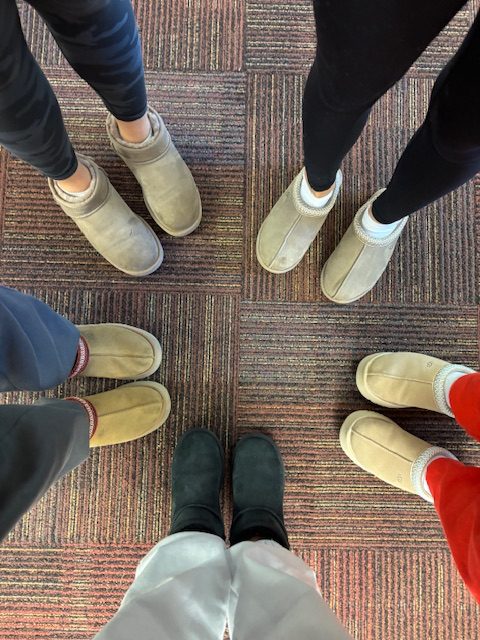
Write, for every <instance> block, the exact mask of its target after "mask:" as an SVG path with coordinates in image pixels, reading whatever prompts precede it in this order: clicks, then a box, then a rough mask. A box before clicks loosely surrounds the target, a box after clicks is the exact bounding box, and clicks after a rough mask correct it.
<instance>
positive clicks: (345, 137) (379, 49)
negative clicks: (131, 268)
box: [257, 0, 465, 273]
mask: <svg viewBox="0 0 480 640" xmlns="http://www.w3.org/2000/svg"><path fill="white" fill-rule="evenodd" d="M464 3H465V0H448V1H447V2H442V3H438V2H436V1H435V0H428V1H427V2H423V3H421V5H419V4H418V3H417V2H414V0H410V1H409V2H401V3H399V2H396V1H395V0H389V1H387V2H385V1H382V0H368V2H362V3H359V2H346V3H345V2H343V3H338V2H330V1H327V0H314V11H315V21H316V29H317V53H316V57H315V61H314V64H313V66H312V69H311V71H310V74H309V77H308V80H307V83H306V87H305V94H304V100H303V147H304V155H305V171H302V172H301V173H300V174H299V175H298V176H297V177H296V178H295V180H294V181H293V182H292V184H291V185H290V186H289V188H288V189H287V191H286V192H285V193H284V195H283V196H282V197H281V198H280V200H279V201H278V202H277V203H276V205H275V206H274V207H273V209H272V211H271V212H270V214H269V215H268V217H267V218H266V219H265V221H264V222H263V224H262V227H261V229H260V232H259V236H258V242H257V257H258V260H259V262H260V264H261V265H262V266H263V267H264V268H265V269H267V270H268V271H271V272H273V273H283V272H286V271H289V270H291V269H293V268H294V267H295V266H296V265H297V264H298V263H299V262H300V261H301V259H302V258H303V256H304V255H305V253H306V251H307V250H308V248H309V246H310V245H311V243H312V242H313V240H314V239H315V237H316V235H317V234H318V232H319V230H320V229H321V227H322V225H323V223H324V221H325V219H326V217H327V214H328V213H329V212H330V210H331V209H332V208H333V206H334V204H335V200H336V197H337V195H338V189H339V186H340V182H341V174H340V173H339V167H340V164H341V162H342V160H343V158H344V156H345V154H346V153H347V152H348V151H349V150H350V148H351V147H352V145H353V144H354V143H355V141H356V140H357V138H358V136H359V135H360V133H361V131H362V129H363V127H364V125H365V123H366V121H367V119H368V115H369V113H370V109H371V107H372V105H373V104H374V103H375V102H376V100H378V98H380V96H382V95H383V94H384V93H385V92H386V91H387V90H388V89H389V88H390V87H391V86H392V85H393V84H394V83H395V82H396V81H397V80H399V79H400V78H401V77H402V76H403V74H404V73H405V72H406V71H407V69H408V68H409V67H410V66H411V64H412V63H413V62H414V60H415V59H416V58H417V57H418V56H419V55H420V54H421V53H422V51H423V50H424V49H425V48H426V47H427V45H428V44H429V43H430V42H431V40H432V39H433V38H434V37H435V36H436V35H437V34H438V33H439V32H440V31H441V30H442V29H443V27H444V26H445V25H446V24H447V23H448V22H449V20H450V19H451V18H452V17H453V15H454V14H455V13H456V12H457V11H458V10H459V9H460V8H461V6H462V5H463V4H464Z"/></svg>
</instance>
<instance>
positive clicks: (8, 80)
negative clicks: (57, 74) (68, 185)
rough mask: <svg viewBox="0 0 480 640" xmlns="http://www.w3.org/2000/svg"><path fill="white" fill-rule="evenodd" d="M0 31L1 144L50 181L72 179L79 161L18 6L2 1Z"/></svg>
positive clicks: (5, 0) (10, 1) (8, 1)
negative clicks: (27, 41)
mask: <svg viewBox="0 0 480 640" xmlns="http://www.w3.org/2000/svg"><path fill="white" fill-rule="evenodd" d="M0 25H1V38H0V144H1V145H2V146H4V147H5V148H6V149H8V150H9V151H10V152H11V153H12V154H13V155H15V156H17V157H18V158H21V159H22V160H24V161H25V162H27V163H28V164H30V165H32V166H33V167H35V168H36V169H38V170H39V171H41V172H42V173H43V174H44V175H46V176H48V177H50V178H54V179H57V180H61V179H64V178H68V177H69V176H71V175H72V174H73V173H74V172H75V170H76V168H77V159H76V156H75V153H74V151H73V147H72V145H71V143H70V140H69V138H68V135H67V132H66V131H65V127H64V124H63V119H62V114H61V112H60V107H59V105H58V102H57V99H56V97H55V94H54V93H53V91H52V88H51V86H50V85H49V83H48V80H47V79H46V77H45V75H44V74H43V72H42V70H41V69H40V67H39V66H38V64H37V62H36V60H35V59H34V57H33V56H32V54H31V53H30V51H29V49H28V47H27V43H26V42H25V38H24V36H23V32H22V27H21V24H20V18H19V15H18V10H17V5H16V3H15V0H1V2H0Z"/></svg>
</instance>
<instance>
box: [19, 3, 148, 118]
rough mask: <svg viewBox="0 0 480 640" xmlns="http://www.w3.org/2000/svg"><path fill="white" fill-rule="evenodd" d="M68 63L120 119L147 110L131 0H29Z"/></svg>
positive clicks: (138, 114)
mask: <svg viewBox="0 0 480 640" xmlns="http://www.w3.org/2000/svg"><path fill="white" fill-rule="evenodd" d="M27 1H28V2H29V4H31V5H32V6H33V7H35V9H36V10H37V11H38V12H39V13H40V15H41V16H42V18H43V19H44V20H45V22H46V23H47V26H48V28H49V30H50V31H51V33H52V35H53V37H54V38H55V40H56V41H57V44H58V46H59V47H60V49H61V50H62V52H63V54H64V55H65V57H66V59H67V60H68V62H69V63H70V65H71V66H72V67H73V69H75V71H76V72H77V73H78V74H79V76H81V77H82V78H83V79H84V80H85V81H86V82H88V84H89V85H90V86H91V87H93V89H94V90H95V91H96V92H97V93H98V95H99V96H100V97H101V98H102V100H103V101H104V103H105V105H106V107H107V109H108V110H109V111H110V113H112V114H113V115H114V116H115V117H116V118H118V119H119V120H126V121H131V120H137V119H138V118H141V117H142V116H143V115H144V114H145V113H146V111H147V94H146V89H145V79H144V71H143V59H142V50H141V46H140V38H139V35H138V28H137V23H136V20H135V14H134V13H133V8H132V3H131V0H68V2H65V0H27Z"/></svg>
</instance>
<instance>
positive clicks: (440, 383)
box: [433, 364, 474, 418]
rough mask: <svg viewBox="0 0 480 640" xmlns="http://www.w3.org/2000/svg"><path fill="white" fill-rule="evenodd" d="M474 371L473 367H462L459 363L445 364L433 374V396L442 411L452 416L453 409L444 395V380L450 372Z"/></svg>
mask: <svg viewBox="0 0 480 640" xmlns="http://www.w3.org/2000/svg"><path fill="white" fill-rule="evenodd" d="M454 372H458V373H465V374H467V373H474V371H473V369H469V368H468V367H464V366H463V365H461V364H447V365H445V366H444V367H443V368H442V369H440V371H439V372H438V373H437V375H436V376H435V380H434V381H433V395H434V396H435V402H436V403H437V406H438V408H439V409H440V411H441V412H442V413H444V414H445V415H447V416H450V417H451V418H454V417H455V416H454V415H453V411H452V410H451V408H450V405H449V404H448V402H447V399H446V397H445V381H446V379H447V378H448V376H449V375H450V374H451V373H454Z"/></svg>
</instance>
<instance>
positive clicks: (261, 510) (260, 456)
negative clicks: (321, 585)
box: [170, 429, 289, 549]
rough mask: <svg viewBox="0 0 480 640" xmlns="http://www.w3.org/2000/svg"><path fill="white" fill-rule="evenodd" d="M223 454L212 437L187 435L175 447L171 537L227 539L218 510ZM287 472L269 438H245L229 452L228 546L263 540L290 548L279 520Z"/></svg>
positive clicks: (199, 432)
mask: <svg viewBox="0 0 480 640" xmlns="http://www.w3.org/2000/svg"><path fill="white" fill-rule="evenodd" d="M223 479H224V455H223V450H222V446H221V444H220V442H219V440H218V438H217V437H216V435H215V434H214V433H212V432H211V431H208V430H206V429H193V430H192V431H188V432H187V433H186V434H185V435H184V436H183V437H182V438H181V440H180V442H179V443H178V445H177V447H176V449H175V454H174V458H173V466H172V498H173V509H172V528H171V531H170V533H171V534H173V533H179V532H181V531H202V532H205V533H212V534H214V535H216V536H219V537H220V538H223V539H224V540H225V527H224V524H223V518H222V513H221V510H220V492H221V490H222V486H223ZM284 486H285V471H284V467H283V461H282V457H281V455H280V452H279V450H278V449H277V447H276V445H275V443H274V442H273V440H271V439H270V438H269V437H267V436H266V435H264V434H262V433H251V434H248V435H246V436H244V437H243V438H242V439H241V440H239V442H238V443H237V446H236V447H235V451H234V454H233V470H232V489H233V520H232V526H231V529H230V536H229V539H230V544H231V545H234V544H238V543H239V542H242V541H243V540H252V539H260V538H267V539H271V540H275V542H278V544H280V545H282V546H283V547H285V548H286V549H289V544H288V536H287V532H286V530H285V525H284V522H283V492H284Z"/></svg>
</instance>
